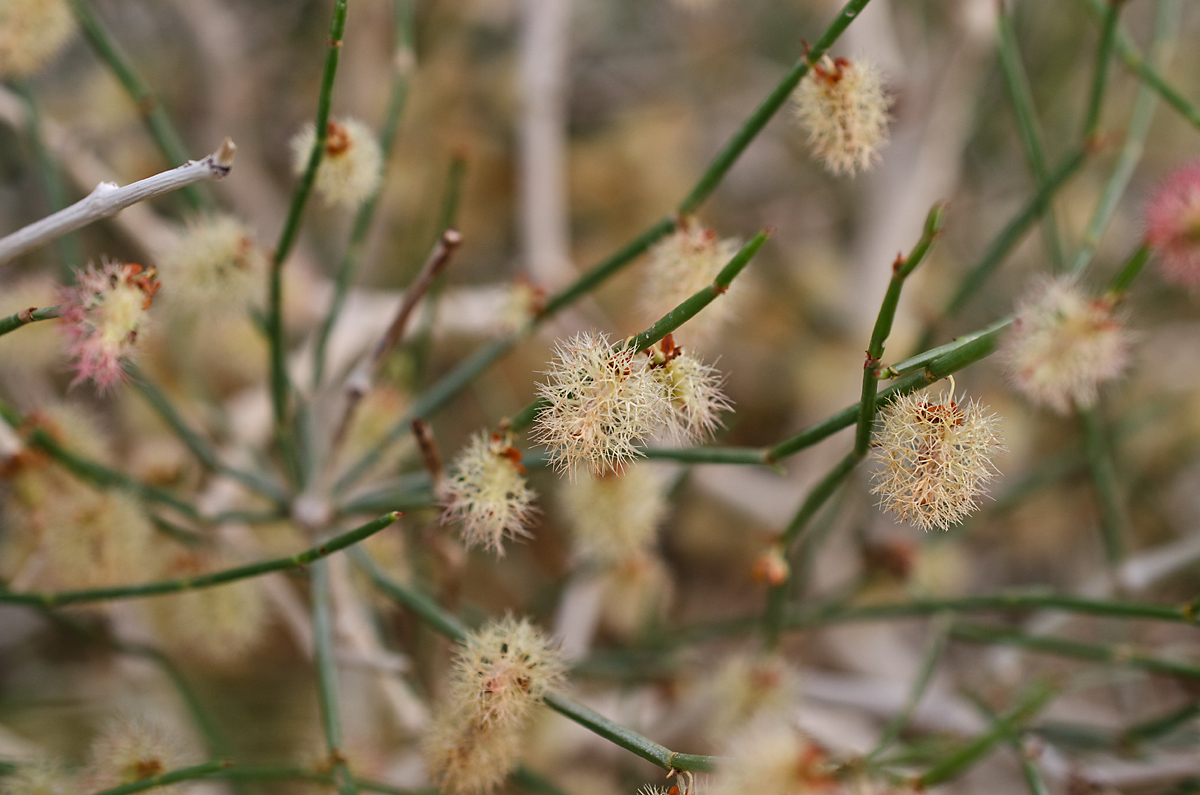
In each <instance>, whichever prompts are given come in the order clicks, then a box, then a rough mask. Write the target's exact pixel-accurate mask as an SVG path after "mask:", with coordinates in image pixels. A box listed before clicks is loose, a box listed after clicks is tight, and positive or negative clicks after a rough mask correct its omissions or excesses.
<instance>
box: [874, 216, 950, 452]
mask: <svg viewBox="0 0 1200 795" xmlns="http://www.w3.org/2000/svg"><path fill="white" fill-rule="evenodd" d="M943 210H944V207H943V205H941V204H935V205H934V206H933V208H932V209H931V210H930V211H929V215H928V216H927V217H926V218H925V228H924V231H923V232H922V233H921V239H920V240H918V241H917V245H916V246H914V247H913V250H912V251H911V252H909V255H908V257H901V256H898V257H896V261H895V262H894V263H892V278H891V281H889V282H888V288H887V292H886V293H885V294H884V297H883V302H882V303H881V304H880V306H879V315H878V316H877V317H876V318H875V328H874V330H873V331H872V332H871V341H870V343H869V344H868V345H867V359H866V361H865V362H864V363H863V379H862V397H861V399H860V400H859V403H858V430H857V432H856V434H855V437H854V452H855V454H856V455H858V456H859V457H860V458H861V457H862V456H865V455H866V454H867V451H868V450H869V449H870V447H871V433H872V431H873V429H874V427H875V388H876V385H878V383H879V375H880V362H881V361H882V359H883V346H884V344H885V343H886V342H887V338H888V335H890V334H891V333H892V322H893V321H894V320H895V318H896V307H898V306H899V304H900V291H901V290H902V289H904V281H905V279H907V278H908V277H909V276H910V275H911V274H912V272H913V271H915V270H916V269H917V266H918V265H920V264H921V262H922V261H923V260H924V259H925V255H926V254H928V253H929V249H930V248H932V246H933V241H934V239H935V238H936V237H937V236H938V234H939V233H940V232H941V230H942V220H943Z"/></svg>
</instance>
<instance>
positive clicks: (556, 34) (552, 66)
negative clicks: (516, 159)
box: [520, 0, 573, 287]
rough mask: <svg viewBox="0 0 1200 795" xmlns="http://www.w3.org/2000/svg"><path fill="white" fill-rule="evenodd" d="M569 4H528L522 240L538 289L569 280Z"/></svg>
mask: <svg viewBox="0 0 1200 795" xmlns="http://www.w3.org/2000/svg"><path fill="white" fill-rule="evenodd" d="M569 21H570V0H525V2H524V18H523V20H522V30H521V66H520V80H521V95H522V100H523V114H522V120H521V158H520V168H521V181H520V186H521V187H520V190H521V234H522V237H523V243H524V251H525V266H526V268H528V271H529V275H530V277H531V278H532V279H533V281H534V282H535V283H536V284H540V285H544V286H548V287H554V286H558V285H561V284H564V283H566V282H567V281H569V280H570V279H571V274H572V270H573V269H572V267H571V255H570V241H569V234H568V231H567V230H568V225H567V200H566V174H565V171H566V168H565V163H566V140H565V137H566V110H565V107H564V105H565V94H566V92H565V74H566V69H567V30H568V27H569Z"/></svg>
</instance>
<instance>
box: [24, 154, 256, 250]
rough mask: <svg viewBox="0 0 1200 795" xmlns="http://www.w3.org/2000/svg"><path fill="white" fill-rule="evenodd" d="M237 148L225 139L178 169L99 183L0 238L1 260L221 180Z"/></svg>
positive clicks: (227, 172)
mask: <svg viewBox="0 0 1200 795" xmlns="http://www.w3.org/2000/svg"><path fill="white" fill-rule="evenodd" d="M236 151H237V147H236V146H234V145H233V141H231V140H229V139H228V138H226V139H225V141H224V142H223V143H222V144H221V146H220V147H219V148H218V149H217V151H215V152H213V153H212V154H211V155H209V156H208V157H205V158H203V159H201V160H190V161H188V162H187V163H185V164H184V165H182V166H179V167H178V168H174V169H171V170H170V171H164V172H162V173H161V174H155V175H154V176H153V177H147V178H146V179H143V180H139V181H137V182H133V183H130V184H129V185H126V186H124V187H120V186H118V185H114V184H113V183H111V182H101V183H100V184H99V185H97V186H96V187H95V189H93V190H92V192H91V193H89V194H88V195H87V196H85V197H84V198H82V199H80V200H79V201H77V202H75V203H74V204H72V205H71V206H70V207H67V208H65V209H62V210H59V211H58V212H56V213H53V214H52V215H48V216H46V217H45V218H43V219H41V220H40V221H35V222H34V223H32V224H30V225H29V226H26V227H25V228H23V229H18V230H17V231H16V232H13V233H12V234H10V235H7V236H5V237H3V238H0V263H4V262H7V261H9V260H11V259H12V258H13V257H16V256H19V255H21V254H24V253H25V252H26V251H29V250H31V249H34V248H37V247H38V246H40V245H42V244H43V243H47V242H49V241H51V240H53V239H55V238H57V237H60V236H61V235H65V234H66V233H67V232H72V231H74V230H76V229H79V228H80V227H84V226H87V225H88V224H90V223H92V222H94V221H98V220H100V219H101V218H108V217H109V216H113V215H116V214H117V213H119V212H120V211H121V210H123V209H125V208H126V207H128V206H130V205H131V204H137V203H138V202H142V201H145V200H147V199H152V198H154V197H155V196H161V195H163V194H164V193H170V192H171V191H174V190H179V189H180V188H182V187H185V186H187V185H193V184H195V183H197V182H202V181H205V180H210V179H224V178H225V176H226V175H227V174H229V170H230V168H231V167H232V165H233V155H234V152H236Z"/></svg>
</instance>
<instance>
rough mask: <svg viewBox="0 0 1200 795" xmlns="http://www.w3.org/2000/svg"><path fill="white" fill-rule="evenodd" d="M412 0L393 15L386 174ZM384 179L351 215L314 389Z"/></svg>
mask: <svg viewBox="0 0 1200 795" xmlns="http://www.w3.org/2000/svg"><path fill="white" fill-rule="evenodd" d="M412 3H413V0H395V2H394V3H393V14H394V16H395V31H394V33H393V35H394V36H395V45H394V46H395V50H394V54H393V55H392V90H391V96H390V98H389V99H388V108H387V114H386V116H385V117H384V122H383V128H382V129H381V130H380V132H379V148H380V150H381V151H382V152H383V173H384V174H387V171H388V165H389V164H390V162H391V158H392V153H393V150H394V149H395V143H396V133H397V131H398V130H399V129H400V117H401V115H402V114H403V112H404V104H405V101H406V100H407V99H408V89H409V84H410V83H411V81H412V75H413V72H414V71H415V70H416V50H415V49H414V47H413V19H412V15H413V8H412ZM385 184H386V180H380V182H379V186H378V187H377V188H375V191H374V192H373V193H372V194H371V195H370V196H368V197H367V199H366V200H365V201H364V202H363V203H362V206H361V207H359V208H358V213H357V214H356V215H355V216H354V226H353V227H352V228H351V230H350V241H349V243H347V245H346V252H345V254H343V256H342V262H341V265H340V266H339V267H338V271H337V275H336V276H335V277H334V281H333V297H332V298H331V299H330V302H329V310H328V311H327V312H326V314H325V318H324V319H323V320H322V321H321V327H320V329H319V330H318V331H317V342H316V348H315V350H314V351H313V373H312V385H313V388H314V389H315V388H316V387H317V386H319V385H320V383H321V379H322V378H324V376H325V353H326V348H327V347H328V345H329V335H330V334H331V333H332V332H333V327H334V326H335V325H336V324H337V320H338V316H339V315H341V312H342V307H343V306H344V305H345V302H346V291H347V290H348V289H349V288H350V284H351V282H352V281H353V280H354V275H355V274H356V273H357V272H358V265H359V262H360V261H361V260H362V256H363V253H364V251H365V250H366V245H367V234H368V233H369V232H370V231H371V225H372V222H373V221H374V219H375V211H376V209H377V208H378V207H379V198H380V196H381V195H382V194H383V189H384V185H385Z"/></svg>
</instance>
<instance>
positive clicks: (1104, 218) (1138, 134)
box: [1071, 0, 1179, 275]
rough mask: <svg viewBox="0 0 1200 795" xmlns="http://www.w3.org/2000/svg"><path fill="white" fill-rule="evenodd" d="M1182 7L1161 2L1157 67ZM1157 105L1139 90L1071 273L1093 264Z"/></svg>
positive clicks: (1153, 49)
mask: <svg viewBox="0 0 1200 795" xmlns="http://www.w3.org/2000/svg"><path fill="white" fill-rule="evenodd" d="M1122 2H1124V0H1111V5H1110V7H1116V6H1118V5H1120V4H1121V3H1122ZM1178 18H1179V7H1178V4H1177V3H1174V2H1160V3H1159V4H1158V12H1157V13H1156V15H1155V18H1154V39H1153V41H1152V43H1151V45H1150V53H1151V59H1152V60H1153V61H1155V63H1156V64H1158V63H1159V62H1161V61H1163V60H1164V59H1165V54H1166V50H1167V49H1168V42H1169V41H1170V40H1171V37H1172V36H1173V35H1174V33H1175V27H1176V25H1177V24H1178ZM1156 104H1157V102H1156V97H1155V92H1154V90H1153V89H1152V88H1150V87H1149V86H1142V87H1141V88H1139V89H1138V93H1137V99H1136V100H1134V105H1133V113H1132V115H1131V116H1130V119H1129V129H1128V130H1127V131H1126V132H1125V143H1124V144H1123V145H1122V146H1121V154H1120V155H1119V156H1118V157H1117V164H1116V165H1115V166H1114V167H1113V173H1112V176H1111V177H1109V180H1108V183H1107V184H1106V185H1105V186H1104V192H1103V193H1102V194H1101V195H1100V201H1099V202H1098V203H1097V205H1096V210H1095V212H1093V213H1092V219H1091V222H1090V223H1089V224H1088V228H1087V231H1086V232H1085V233H1084V236H1083V244H1082V245H1081V246H1080V248H1079V253H1078V254H1076V255H1075V259H1074V261H1072V263H1071V273H1073V274H1076V275H1078V274H1081V273H1083V271H1084V270H1085V269H1086V268H1087V266H1088V264H1089V263H1091V261H1092V257H1093V256H1095V253H1096V248H1097V247H1098V246H1099V245H1100V239H1101V237H1102V236H1103V235H1104V230H1105V229H1107V228H1108V224H1109V222H1110V221H1112V218H1113V215H1115V214H1116V212H1117V204H1118V203H1119V202H1120V200H1121V197H1122V196H1123V195H1124V194H1125V190H1126V188H1128V187H1129V181H1130V180H1131V179H1132V178H1133V172H1134V169H1136V168H1137V164H1138V162H1139V161H1140V160H1141V159H1142V153H1143V152H1144V151H1145V148H1146V136H1147V135H1149V133H1150V122H1151V120H1152V119H1153V118H1154V108H1155V105H1156Z"/></svg>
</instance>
